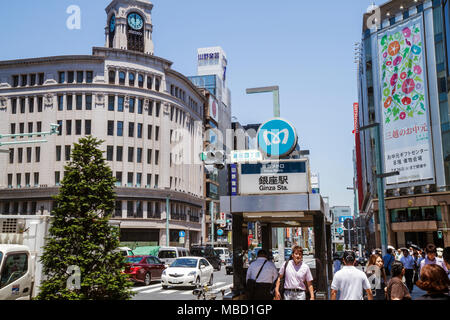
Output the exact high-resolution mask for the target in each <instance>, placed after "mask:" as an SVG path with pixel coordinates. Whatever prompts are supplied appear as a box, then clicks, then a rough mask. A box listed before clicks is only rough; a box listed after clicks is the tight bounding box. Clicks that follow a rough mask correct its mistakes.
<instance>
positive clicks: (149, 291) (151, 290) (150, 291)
mask: <svg viewBox="0 0 450 320" xmlns="http://www.w3.org/2000/svg"><path fill="white" fill-rule="evenodd" d="M156 291H162V287H158V288H154V289H150V290H145V291H141V292H139V293H152V292H156Z"/></svg>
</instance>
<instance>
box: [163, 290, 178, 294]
mask: <svg viewBox="0 0 450 320" xmlns="http://www.w3.org/2000/svg"><path fill="white" fill-rule="evenodd" d="M174 292H177V290H164V291H161V293H162V294H171V293H174Z"/></svg>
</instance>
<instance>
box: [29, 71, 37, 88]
mask: <svg viewBox="0 0 450 320" xmlns="http://www.w3.org/2000/svg"><path fill="white" fill-rule="evenodd" d="M35 85H36V75H35V74H31V75H30V86H35Z"/></svg>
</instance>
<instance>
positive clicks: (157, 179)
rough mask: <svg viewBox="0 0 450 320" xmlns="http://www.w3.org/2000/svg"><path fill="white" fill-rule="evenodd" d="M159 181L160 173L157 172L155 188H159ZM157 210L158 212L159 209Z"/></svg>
mask: <svg viewBox="0 0 450 320" xmlns="http://www.w3.org/2000/svg"><path fill="white" fill-rule="evenodd" d="M158 183H159V174H155V188H158ZM157 204H159V203H157ZM156 212H158V210H157V211H156Z"/></svg>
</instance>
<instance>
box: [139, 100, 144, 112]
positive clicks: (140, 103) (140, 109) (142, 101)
mask: <svg viewBox="0 0 450 320" xmlns="http://www.w3.org/2000/svg"><path fill="white" fill-rule="evenodd" d="M143 105H144V100H143V99H139V100H138V114H142V108H143Z"/></svg>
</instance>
